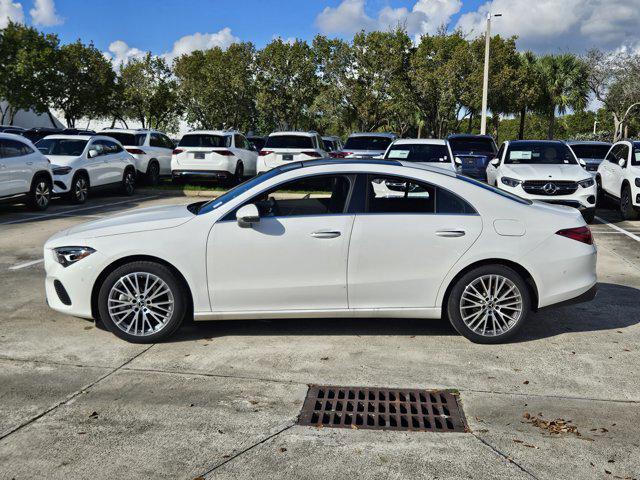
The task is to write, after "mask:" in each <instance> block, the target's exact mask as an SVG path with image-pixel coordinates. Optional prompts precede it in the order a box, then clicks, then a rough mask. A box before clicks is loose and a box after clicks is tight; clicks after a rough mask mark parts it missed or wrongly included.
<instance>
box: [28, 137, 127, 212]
mask: <svg viewBox="0 0 640 480" xmlns="http://www.w3.org/2000/svg"><path fill="white" fill-rule="evenodd" d="M36 147H37V148H38V149H39V150H40V152H42V154H43V155H45V156H46V157H47V158H48V159H49V160H50V161H51V163H52V166H51V170H52V172H53V192H54V193H55V194H60V195H64V196H65V197H67V198H68V199H69V200H71V201H72V202H74V203H84V202H86V201H87V198H88V197H89V191H90V190H95V189H99V188H108V187H119V188H120V190H121V191H122V192H123V193H124V194H126V195H133V193H134V192H135V187H136V169H135V164H134V162H133V157H131V155H129V154H128V153H127V151H126V150H125V149H124V148H123V147H122V145H120V143H119V142H118V141H117V140H114V139H113V138H111V137H106V136H102V135H95V136H89V135H51V136H48V137H45V138H43V139H42V140H40V141H38V142H37V143H36Z"/></svg>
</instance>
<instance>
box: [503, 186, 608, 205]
mask: <svg viewBox="0 0 640 480" xmlns="http://www.w3.org/2000/svg"><path fill="white" fill-rule="evenodd" d="M497 185H498V188H500V189H501V190H504V191H505V192H509V193H513V194H514V195H517V196H519V197H521V198H526V199H528V200H538V201H540V202H546V203H552V204H555V205H566V206H568V207H573V208H577V209H578V210H589V209H593V208H595V207H596V198H597V193H598V189H597V187H596V186H595V185H592V186H591V187H587V188H582V187H580V186H579V187H578V190H576V191H575V193H572V194H570V195H531V194H530V193H527V192H525V191H524V189H523V188H522V185H518V186H517V187H509V186H507V185H505V184H503V183H502V182H501V181H500V179H498V181H497Z"/></svg>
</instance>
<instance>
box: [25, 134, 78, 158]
mask: <svg viewBox="0 0 640 480" xmlns="http://www.w3.org/2000/svg"><path fill="white" fill-rule="evenodd" d="M86 146H87V140H79V139H75V138H74V139H72V138H43V139H42V140H39V141H38V142H37V143H36V147H38V150H40V151H41V152H42V153H43V154H44V155H68V156H72V157H79V156H80V155H82V152H84V147H86Z"/></svg>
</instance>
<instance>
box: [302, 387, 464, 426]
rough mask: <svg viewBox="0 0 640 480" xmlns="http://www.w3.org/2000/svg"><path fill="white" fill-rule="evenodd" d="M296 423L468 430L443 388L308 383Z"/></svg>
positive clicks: (451, 395)
mask: <svg viewBox="0 0 640 480" xmlns="http://www.w3.org/2000/svg"><path fill="white" fill-rule="evenodd" d="M298 425H309V426H313V427H333V428H355V429H370V430H409V431H419V432H421V431H422V432H468V431H469V430H468V429H467V425H466V421H465V418H464V413H463V412H462V407H461V406H460V404H459V403H458V395H457V394H456V393H453V392H450V391H445V390H411V389H404V388H374V387H335V386H327V385H309V391H308V392H307V398H306V399H305V401H304V405H303V406H302V411H301V412H300V416H299V417H298Z"/></svg>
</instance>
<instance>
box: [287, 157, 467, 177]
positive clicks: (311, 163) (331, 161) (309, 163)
mask: <svg viewBox="0 0 640 480" xmlns="http://www.w3.org/2000/svg"><path fill="white" fill-rule="evenodd" d="M363 164H364V165H379V166H382V165H387V166H395V167H405V168H412V169H417V170H424V171H427V172H432V173H439V174H442V175H446V176H447V177H452V178H457V177H458V175H457V174H456V173H455V172H453V171H451V170H448V169H444V168H440V167H435V166H431V165H427V164H424V163H414V162H405V161H398V160H387V159H353V160H343V159H340V158H319V159H317V160H305V161H302V162H292V163H287V164H286V165H283V166H281V167H276V168H278V169H282V170H295V169H298V168H304V167H315V166H322V165H341V166H347V167H348V166H349V165H363Z"/></svg>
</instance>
